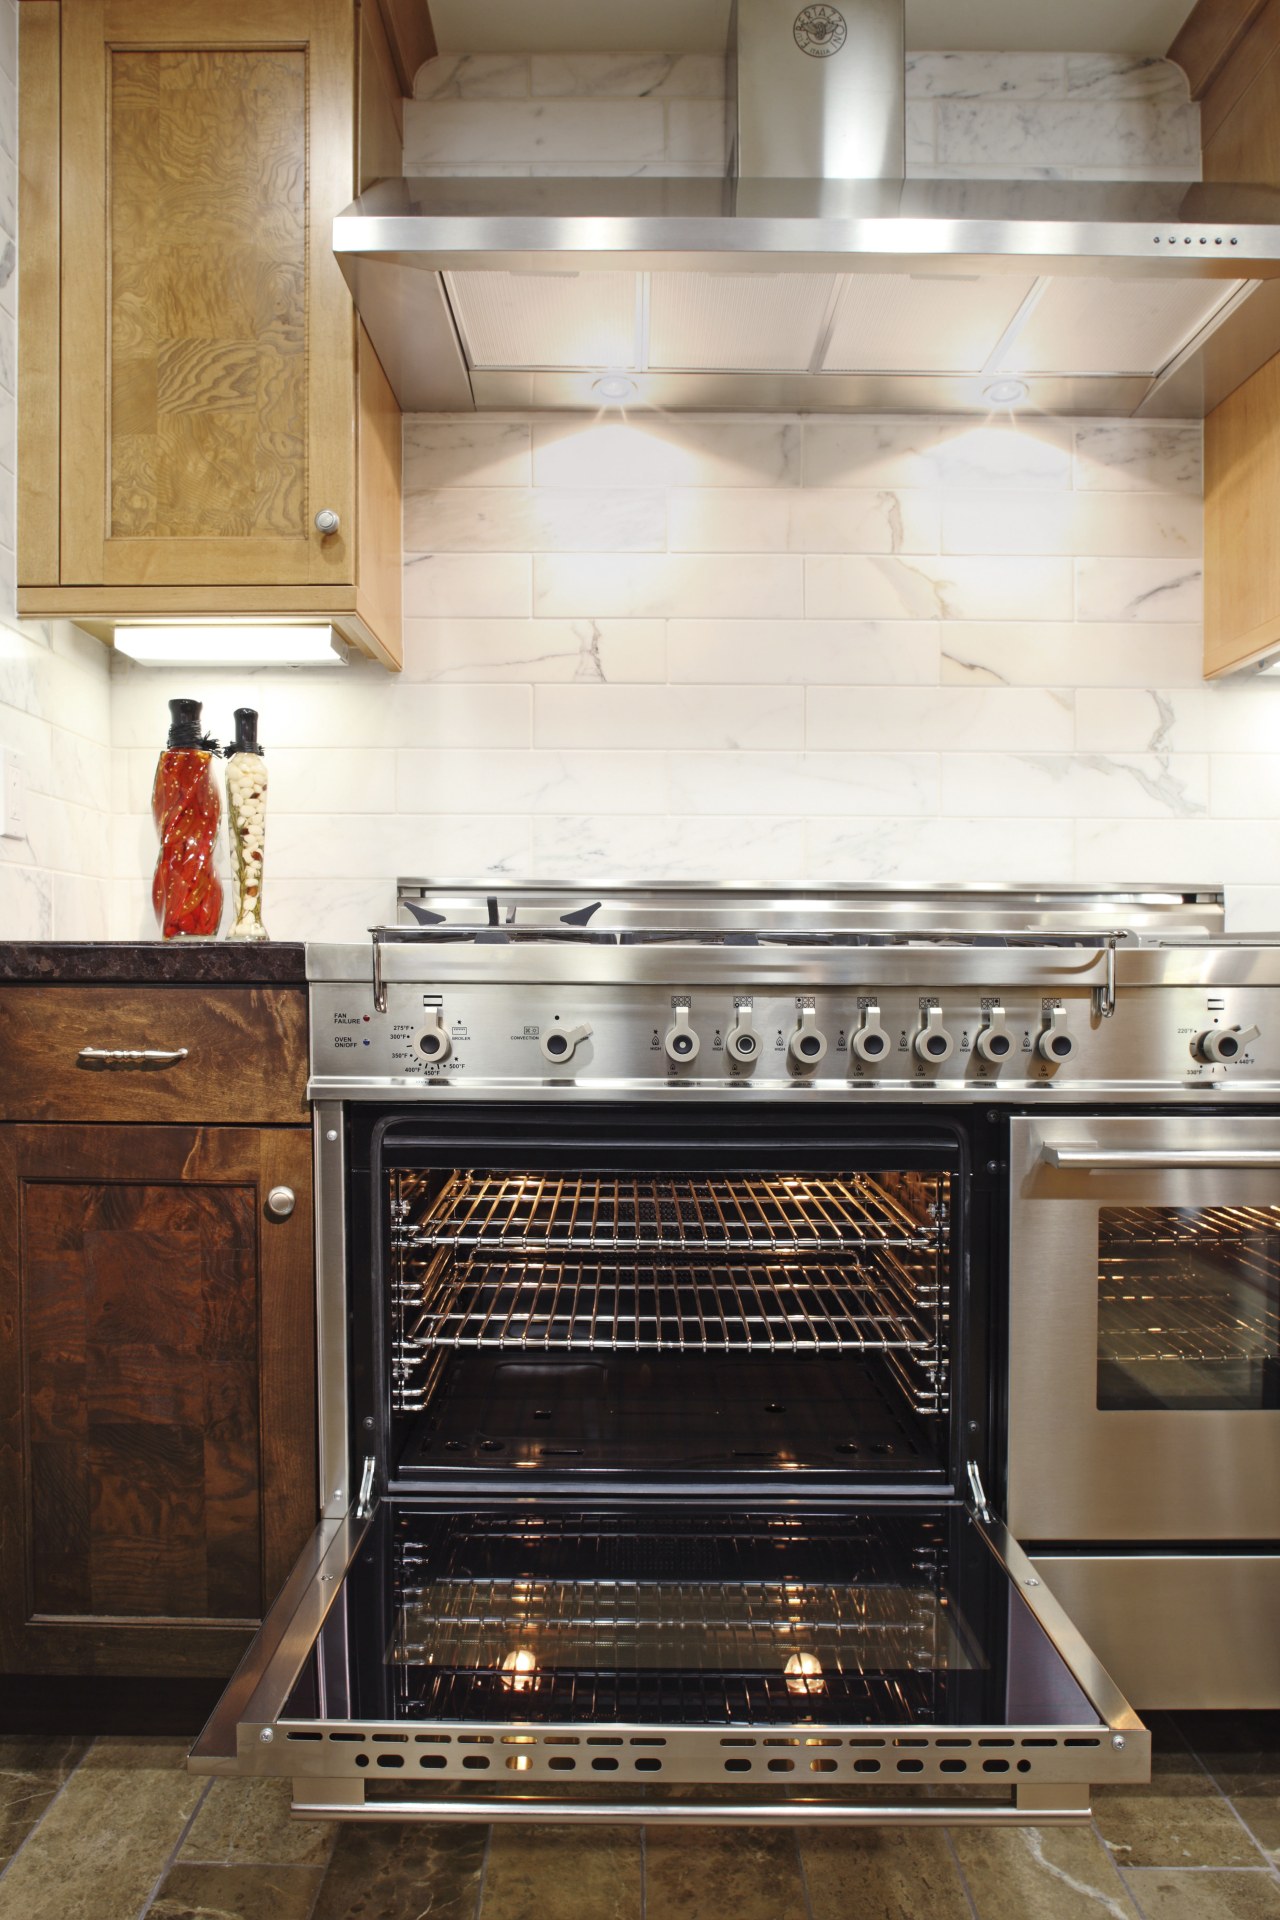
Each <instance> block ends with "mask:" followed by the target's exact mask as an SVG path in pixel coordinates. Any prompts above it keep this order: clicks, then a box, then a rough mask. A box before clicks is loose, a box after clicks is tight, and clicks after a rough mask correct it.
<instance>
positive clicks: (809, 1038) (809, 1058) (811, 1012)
mask: <svg viewBox="0 0 1280 1920" xmlns="http://www.w3.org/2000/svg"><path fill="white" fill-rule="evenodd" d="M826 1050H827V1036H826V1034H825V1033H823V1031H822V1029H821V1027H819V1025H818V1012H817V1008H816V1007H801V1009H800V1024H799V1025H798V1026H797V1028H796V1030H795V1032H794V1033H793V1034H792V1036H791V1039H790V1040H789V1042H788V1043H787V1051H788V1052H789V1053H790V1055H791V1058H792V1059H793V1060H794V1061H795V1063H796V1065H797V1066H799V1067H816V1066H817V1064H818V1062H819V1060H821V1058H822V1056H823V1054H824V1053H825V1052H826Z"/></svg>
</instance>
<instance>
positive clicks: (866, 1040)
mask: <svg viewBox="0 0 1280 1920" xmlns="http://www.w3.org/2000/svg"><path fill="white" fill-rule="evenodd" d="M852 1045H853V1050H854V1052H855V1053H856V1054H857V1056H858V1058H859V1060H865V1061H866V1062H867V1064H868V1066H872V1067H875V1066H878V1065H879V1064H880V1062H881V1061H882V1060H884V1059H885V1058H886V1057H887V1056H888V1052H889V1036H888V1034H887V1033H886V1032H885V1030H884V1028H883V1027H882V1026H881V1025H880V1009H879V1007H867V1008H866V1010H865V1011H864V1013H863V1015H862V1025H861V1026H860V1027H859V1028H858V1031H857V1032H856V1033H855V1034H854V1036H853V1041H852Z"/></svg>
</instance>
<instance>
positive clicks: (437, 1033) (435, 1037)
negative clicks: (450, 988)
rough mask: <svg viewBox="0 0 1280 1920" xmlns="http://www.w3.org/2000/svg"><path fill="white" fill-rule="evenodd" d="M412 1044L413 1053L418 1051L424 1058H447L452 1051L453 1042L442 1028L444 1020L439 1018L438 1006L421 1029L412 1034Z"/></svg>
mask: <svg viewBox="0 0 1280 1920" xmlns="http://www.w3.org/2000/svg"><path fill="white" fill-rule="evenodd" d="M413 1046H414V1051H415V1053H420V1054H421V1055H422V1057H423V1059H424V1060H447V1059H448V1058H449V1055H450V1054H451V1053H452V1052H453V1042H452V1040H451V1039H450V1038H449V1036H448V1034H447V1033H446V1032H445V1030H444V1021H443V1020H442V1019H441V1018H440V1009H439V1007H437V1008H436V1009H435V1011H434V1012H433V1013H432V1015H431V1018H430V1019H429V1020H428V1021H427V1024H426V1026H425V1027H423V1029H422V1031H421V1032H420V1033H415V1034H414V1036H413Z"/></svg>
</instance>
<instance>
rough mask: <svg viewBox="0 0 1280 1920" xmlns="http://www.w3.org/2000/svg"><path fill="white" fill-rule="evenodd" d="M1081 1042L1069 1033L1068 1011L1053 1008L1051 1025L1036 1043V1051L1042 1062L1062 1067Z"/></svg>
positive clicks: (1050, 1015)
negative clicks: (1045, 1061) (1050, 1062)
mask: <svg viewBox="0 0 1280 1920" xmlns="http://www.w3.org/2000/svg"><path fill="white" fill-rule="evenodd" d="M1079 1044H1080V1043H1079V1041H1078V1040H1077V1039H1076V1038H1075V1036H1074V1034H1070V1033H1068V1032H1067V1010H1066V1008H1065V1007H1053V1008H1052V1009H1051V1010H1050V1013H1049V1024H1048V1026H1047V1027H1046V1028H1045V1030H1044V1032H1043V1033H1042V1034H1041V1035H1040V1038H1039V1039H1038V1040H1037V1041H1036V1051H1037V1053H1038V1054H1039V1055H1040V1058H1041V1059H1042V1060H1051V1061H1052V1062H1053V1064H1054V1066H1055V1067H1060V1066H1061V1065H1062V1063H1063V1061H1064V1060H1069V1059H1070V1058H1071V1056H1072V1054H1073V1053H1074V1052H1075V1050H1076V1048H1077V1046H1078V1045H1079Z"/></svg>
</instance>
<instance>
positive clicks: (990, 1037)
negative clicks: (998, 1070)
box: [978, 1007, 1013, 1066]
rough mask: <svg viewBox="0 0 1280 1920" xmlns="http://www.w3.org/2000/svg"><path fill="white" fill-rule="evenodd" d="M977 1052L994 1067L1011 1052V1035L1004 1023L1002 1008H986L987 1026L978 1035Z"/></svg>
mask: <svg viewBox="0 0 1280 1920" xmlns="http://www.w3.org/2000/svg"><path fill="white" fill-rule="evenodd" d="M978 1052H979V1053H980V1054H981V1055H982V1057H983V1059H984V1060H990V1061H991V1062H992V1063H993V1064H994V1065H995V1066H999V1064H1000V1062H1001V1061H1002V1060H1007V1059H1008V1058H1009V1055H1010V1054H1011V1053H1012V1052H1013V1035H1012V1034H1011V1033H1010V1031H1009V1029H1008V1027H1006V1025H1005V1023H1004V1008H1003V1007H988V1008H987V1024H986V1026H985V1027H984V1028H983V1029H982V1032H981V1033H980V1034H979V1035H978Z"/></svg>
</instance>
